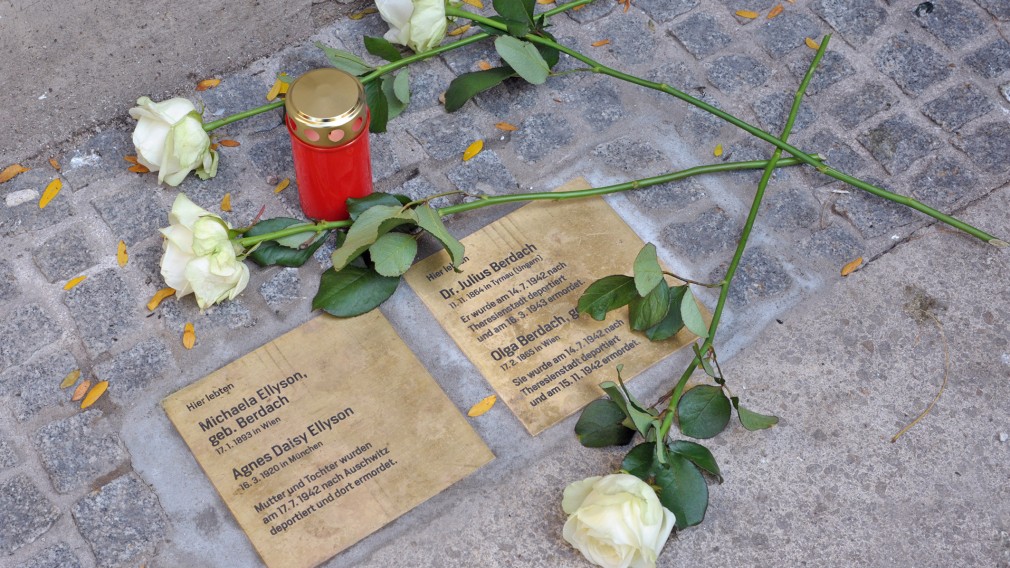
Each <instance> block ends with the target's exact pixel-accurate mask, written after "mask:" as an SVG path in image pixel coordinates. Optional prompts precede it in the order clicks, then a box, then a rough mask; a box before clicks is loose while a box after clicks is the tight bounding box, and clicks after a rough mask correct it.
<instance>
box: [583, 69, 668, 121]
mask: <svg viewBox="0 0 1010 568" xmlns="http://www.w3.org/2000/svg"><path fill="white" fill-rule="evenodd" d="M615 86H616V82H615V81H612V80H607V81H598V82H596V83H594V84H593V85H591V86H589V87H588V88H584V89H582V90H581V91H580V93H579V95H578V101H577V102H576V104H578V105H579V107H580V108H581V109H582V111H581V114H582V118H583V119H585V121H586V122H587V123H589V126H590V127H591V128H593V129H594V130H597V131H600V132H602V131H604V130H606V129H607V128H609V127H611V126H613V125H614V124H616V123H617V122H618V121H620V120H621V119H622V118H627V117H628V112H627V110H625V108H624V103H623V102H622V99H623V97H622V96H621V94H620V93H619V92H618V91H617V89H616V88H615ZM660 94H662V95H664V96H669V95H666V93H660Z"/></svg>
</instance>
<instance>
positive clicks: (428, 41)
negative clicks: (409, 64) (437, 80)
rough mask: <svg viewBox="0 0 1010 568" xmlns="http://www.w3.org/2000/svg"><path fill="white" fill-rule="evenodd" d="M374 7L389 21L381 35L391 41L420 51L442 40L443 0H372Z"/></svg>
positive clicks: (445, 21) (443, 30) (443, 29)
mask: <svg viewBox="0 0 1010 568" xmlns="http://www.w3.org/2000/svg"><path fill="white" fill-rule="evenodd" d="M375 7H376V8H378V9H379V15H380V16H382V19H383V20H385V21H386V23H387V24H389V31H388V32H386V35H385V36H383V37H385V38H386V39H387V40H389V41H390V42H392V43H398V44H400V45H406V46H407V47H409V48H410V49H413V50H414V51H415V52H422V51H428V50H429V49H431V48H433V47H436V46H437V45H438V44H440V43H442V40H443V39H445V32H446V30H447V28H448V22H447V20H446V18H445V0H375Z"/></svg>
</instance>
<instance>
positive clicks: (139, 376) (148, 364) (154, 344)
mask: <svg viewBox="0 0 1010 568" xmlns="http://www.w3.org/2000/svg"><path fill="white" fill-rule="evenodd" d="M171 367H172V352H171V351H169V349H168V347H167V346H166V345H165V344H164V342H162V341H161V340H160V339H157V338H153V337H152V338H149V339H145V340H144V341H142V342H140V343H138V344H137V345H134V346H133V347H131V348H130V349H128V350H126V351H124V352H122V353H120V354H119V355H116V356H115V357H113V358H112V359H110V360H108V361H105V362H102V363H99V364H97V365H95V377H97V378H98V379H101V380H103V381H109V392H110V393H111V394H113V395H115V396H116V397H118V396H119V394H120V393H129V392H133V391H136V390H140V389H143V388H144V387H146V386H147V385H149V384H151V382H154V381H157V380H158V379H159V378H160V377H161V376H162V375H164V374H165V372H167V371H168V370H169V369H171Z"/></svg>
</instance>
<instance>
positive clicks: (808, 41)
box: [803, 38, 821, 50]
mask: <svg viewBox="0 0 1010 568" xmlns="http://www.w3.org/2000/svg"><path fill="white" fill-rule="evenodd" d="M803 43H805V44H807V47H809V48H810V49H814V50H817V49H820V48H821V44H819V43H817V42H816V41H814V40H812V39H810V38H804V39H803Z"/></svg>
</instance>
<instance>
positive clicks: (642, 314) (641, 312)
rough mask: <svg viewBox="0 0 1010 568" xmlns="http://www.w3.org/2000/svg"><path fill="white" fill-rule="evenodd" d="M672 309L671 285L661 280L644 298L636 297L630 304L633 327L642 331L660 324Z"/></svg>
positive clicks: (629, 312)
mask: <svg viewBox="0 0 1010 568" xmlns="http://www.w3.org/2000/svg"><path fill="white" fill-rule="evenodd" d="M669 311H670V287H669V286H668V285H667V284H666V282H660V283H659V284H658V285H657V286H656V287H655V288H653V289H652V291H651V292H649V293H648V294H646V296H645V297H644V298H635V299H633V300H631V303H630V304H628V314H629V316H630V317H631V329H634V330H636V331H642V330H645V329H649V328H650V327H652V326H654V325H658V324H659V322H661V321H663V318H665V317H666V314H667V312H669Z"/></svg>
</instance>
